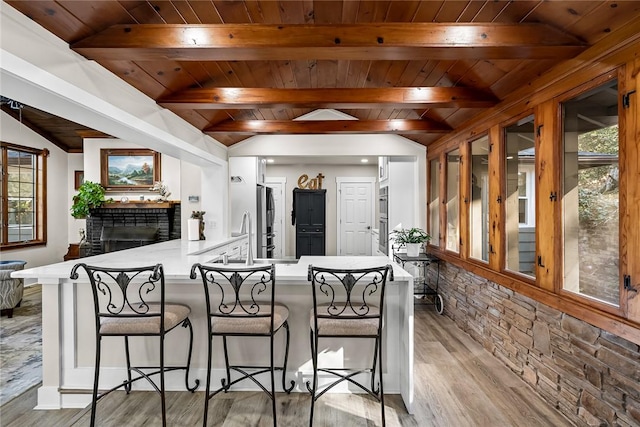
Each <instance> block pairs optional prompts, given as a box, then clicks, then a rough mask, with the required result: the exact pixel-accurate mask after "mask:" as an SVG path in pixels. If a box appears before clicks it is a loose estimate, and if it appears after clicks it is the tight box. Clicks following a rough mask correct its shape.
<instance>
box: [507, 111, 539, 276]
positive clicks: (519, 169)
mask: <svg viewBox="0 0 640 427" xmlns="http://www.w3.org/2000/svg"><path fill="white" fill-rule="evenodd" d="M533 126H534V117H533V115H530V116H527V117H525V118H523V119H521V120H519V121H518V122H516V123H514V124H513V125H511V126H507V127H506V128H505V129H504V137H505V149H506V153H505V177H506V183H505V191H506V197H505V200H504V203H505V230H506V236H507V237H506V269H507V270H510V271H514V272H518V273H521V274H525V275H527V276H533V277H535V257H536V229H535V188H534V185H533V183H534V181H533V176H534V169H535V158H536V156H535V138H534V132H533Z"/></svg>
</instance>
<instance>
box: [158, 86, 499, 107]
mask: <svg viewBox="0 0 640 427" xmlns="http://www.w3.org/2000/svg"><path fill="white" fill-rule="evenodd" d="M497 102H498V99H497V98H495V97H493V96H492V95H490V94H489V95H488V94H486V93H484V92H481V91H479V90H477V89H472V88H464V87H392V88H355V89H354V88H349V89H341V88H324V89H267V88H239V87H233V88H230V87H227V88H205V89H199V88H198V89H187V90H184V91H182V92H179V93H176V94H174V95H171V96H169V97H167V98H164V99H160V100H158V104H160V105H162V106H163V107H165V108H171V109H196V110H197V109H224V108H232V109H256V108H282V107H284V108H355V109H357V108H414V109H417V108H452V107H458V108H487V107H493V106H494V105H495V104H496V103H497Z"/></svg>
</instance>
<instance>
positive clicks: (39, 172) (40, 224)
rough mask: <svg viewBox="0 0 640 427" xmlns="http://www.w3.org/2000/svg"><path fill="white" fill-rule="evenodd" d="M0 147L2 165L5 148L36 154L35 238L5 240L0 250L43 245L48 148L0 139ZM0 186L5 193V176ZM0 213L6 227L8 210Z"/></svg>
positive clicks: (6, 236)
mask: <svg viewBox="0 0 640 427" xmlns="http://www.w3.org/2000/svg"><path fill="white" fill-rule="evenodd" d="M0 148H1V151H0V153H1V155H2V163H3V165H6V164H7V156H6V153H7V150H16V151H21V152H24V153H29V154H33V155H35V156H36V181H35V183H34V185H35V191H36V220H35V221H36V231H35V239H33V240H29V241H27V242H7V243H3V244H0V252H4V251H8V250H15V249H25V248H29V247H35V246H45V245H46V244H47V158H48V157H49V150H47V149H46V148H33V147H27V146H23V145H18V144H13V143H9V142H5V141H0ZM5 167H6V166H5ZM2 173H3V174H5V173H6V171H5V170H3V171H2ZM2 186H3V188H2V194H3V195H6V194H7V191H8V181H7V179H6V177H5V179H3V180H2ZM0 215H2V223H3V224H6V225H7V227H8V219H9V218H8V210H5V209H3V210H2V212H0ZM7 227H2V230H1V232H2V235H3V239H2V240H3V241H5V242H6V241H7V240H8V228H7Z"/></svg>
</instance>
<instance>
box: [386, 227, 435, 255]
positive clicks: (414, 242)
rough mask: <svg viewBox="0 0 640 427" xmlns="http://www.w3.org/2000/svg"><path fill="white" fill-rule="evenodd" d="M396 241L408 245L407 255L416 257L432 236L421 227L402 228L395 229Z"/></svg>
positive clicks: (394, 236) (393, 232)
mask: <svg viewBox="0 0 640 427" xmlns="http://www.w3.org/2000/svg"><path fill="white" fill-rule="evenodd" d="M391 233H392V234H393V239H394V240H395V243H397V244H399V245H404V246H406V247H407V256H411V257H416V256H418V255H419V254H420V247H421V246H422V244H423V243H427V242H429V240H431V236H430V235H429V233H427V232H426V231H424V230H423V229H421V228H417V227H413V228H401V229H400V230H393V231H392V232H391Z"/></svg>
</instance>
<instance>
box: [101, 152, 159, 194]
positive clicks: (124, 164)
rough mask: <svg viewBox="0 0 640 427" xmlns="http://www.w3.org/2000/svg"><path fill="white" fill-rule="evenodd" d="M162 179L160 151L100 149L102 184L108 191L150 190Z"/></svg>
mask: <svg viewBox="0 0 640 427" xmlns="http://www.w3.org/2000/svg"><path fill="white" fill-rule="evenodd" d="M155 181H160V153H158V152H156V151H153V150H147V149H113V148H103V149H101V150H100V184H102V186H103V187H104V188H105V189H106V190H107V191H118V190H140V191H144V190H149V188H151V187H152V186H153V183H154V182H155Z"/></svg>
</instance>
